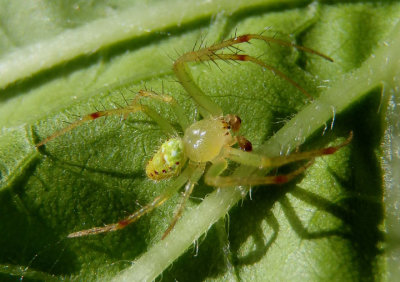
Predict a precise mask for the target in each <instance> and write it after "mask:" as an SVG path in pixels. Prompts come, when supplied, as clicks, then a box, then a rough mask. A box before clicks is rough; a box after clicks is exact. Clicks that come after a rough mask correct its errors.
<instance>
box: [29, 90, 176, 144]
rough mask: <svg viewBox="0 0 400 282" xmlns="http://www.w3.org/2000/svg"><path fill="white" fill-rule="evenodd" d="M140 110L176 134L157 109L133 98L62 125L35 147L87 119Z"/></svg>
mask: <svg viewBox="0 0 400 282" xmlns="http://www.w3.org/2000/svg"><path fill="white" fill-rule="evenodd" d="M139 96H140V97H141V96H144V95H143V94H140V93H139ZM153 98H154V97H153ZM140 111H141V112H143V113H145V114H146V115H147V116H149V117H150V118H151V119H153V120H154V121H155V122H156V123H157V124H158V125H159V126H160V127H161V129H162V130H163V131H164V132H165V133H166V134H167V135H177V132H176V130H175V128H174V127H173V126H172V125H171V124H170V123H169V122H168V121H167V120H165V119H164V118H163V117H162V116H160V115H159V114H158V113H157V111H155V110H153V109H152V108H150V107H148V106H146V105H142V104H139V103H138V101H137V99H134V100H133V102H132V103H131V104H129V105H128V106H127V107H125V108H120V109H112V110H104V111H97V112H94V113H91V114H88V115H85V116H83V117H82V118H80V119H79V120H77V121H75V122H73V123H71V124H69V125H68V126H67V127H64V128H63V129H61V130H58V131H56V132H55V133H53V134H52V135H50V136H48V137H47V138H45V139H43V140H42V141H40V142H39V143H38V144H36V147H40V146H43V145H45V144H46V143H48V142H49V141H51V140H53V139H55V138H57V137H59V136H61V135H64V134H65V133H67V132H69V131H71V130H73V129H74V128H76V127H78V126H80V125H82V124H84V123H86V122H89V121H92V120H95V119H98V118H101V117H108V116H112V115H119V116H123V117H124V118H126V117H127V116H128V115H129V114H130V113H135V112H140Z"/></svg>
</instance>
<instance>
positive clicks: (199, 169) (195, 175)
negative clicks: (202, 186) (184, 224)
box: [161, 164, 205, 240]
mask: <svg viewBox="0 0 400 282" xmlns="http://www.w3.org/2000/svg"><path fill="white" fill-rule="evenodd" d="M204 168H205V165H204V164H203V165H199V166H198V167H197V168H196V169H195V171H194V172H193V173H192V175H191V176H190V179H189V181H188V182H187V183H186V185H185V191H184V193H183V197H182V200H181V202H180V204H179V206H178V209H177V210H176V212H175V214H174V217H173V219H172V221H171V223H170V224H169V226H168V228H167V230H165V232H164V234H163V236H162V238H161V239H162V240H163V239H164V238H165V237H167V236H168V234H169V233H170V232H171V230H172V229H173V228H174V226H175V224H176V223H177V222H178V220H179V218H180V217H181V216H182V212H183V210H184V208H185V205H186V202H187V200H188V199H189V197H190V195H191V194H192V192H193V188H194V185H195V184H196V183H197V181H198V180H199V179H200V177H201V176H202V175H203V172H204Z"/></svg>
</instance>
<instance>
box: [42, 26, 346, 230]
mask: <svg viewBox="0 0 400 282" xmlns="http://www.w3.org/2000/svg"><path fill="white" fill-rule="evenodd" d="M252 39H258V40H262V41H265V42H267V43H276V44H279V45H282V46H286V47H294V48H297V49H299V50H302V51H305V52H308V53H311V54H314V55H318V56H320V57H323V58H324V59H327V60H329V61H332V59H331V58H329V57H328V56H326V55H324V54H321V53H319V52H318V51H315V50H312V49H309V48H306V47H303V46H298V45H295V44H292V43H289V42H286V41H282V40H280V39H276V38H271V37H266V36H263V35H258V34H245V35H241V36H235V37H233V38H231V39H228V40H226V41H223V42H221V43H217V44H214V45H212V46H209V47H204V48H200V49H199V50H196V51H191V52H188V53H185V54H183V55H182V56H181V57H179V58H178V59H177V60H176V61H175V62H174V64H173V70H174V72H175V75H176V76H177V78H178V80H179V82H180V83H181V85H182V86H183V88H184V89H185V90H186V92H187V93H188V95H189V96H190V97H191V98H192V99H193V100H194V102H195V103H196V106H197V108H198V110H199V112H200V114H201V116H202V117H203V119H202V120H200V121H196V122H194V123H192V124H190V122H189V120H188V117H187V116H186V115H185V112H184V110H183V109H182V108H181V107H180V106H179V105H178V104H177V103H176V101H175V100H174V99H173V98H172V97H171V96H169V95H166V94H157V93H155V92H153V91H148V90H140V91H139V93H138V95H137V96H136V98H135V99H134V100H133V101H132V102H131V103H130V104H129V105H128V106H127V107H125V108H119V109H112V110H104V111H97V112H94V113H91V114H88V115H85V116H83V117H82V118H81V119H79V120H77V121H75V122H73V123H72V124H70V125H69V126H67V127H65V128H64V129H61V130H59V131H57V132H55V133H54V134H52V135H50V136H49V137H47V138H45V139H44V140H42V141H41V142H40V143H38V144H37V145H36V146H37V147H40V146H43V145H45V144H46V143H47V142H49V141H51V140H52V139H54V138H56V137H58V136H61V135H63V134H65V133H67V132H69V131H70V130H72V129H74V128H76V127H78V126H80V125H82V124H83V123H86V122H88V121H92V120H95V119H97V118H100V117H106V116H111V115H122V116H123V117H124V118H126V117H127V116H128V115H129V114H131V113H135V112H140V111H141V112H143V113H145V114H146V115H148V116H149V117H150V118H151V119H153V120H154V121H155V122H156V123H157V124H158V125H159V126H160V128H161V129H162V130H163V131H164V132H165V133H166V134H167V135H169V136H174V137H172V138H169V139H168V140H167V141H165V142H164V143H163V144H162V145H161V146H160V148H159V149H158V150H157V152H156V153H155V154H154V155H153V157H152V158H151V159H150V160H149V162H148V163H147V165H146V174H147V176H148V177H149V178H150V179H152V180H155V181H160V180H163V179H169V178H172V177H175V180H174V181H172V182H171V183H170V184H169V185H168V186H167V188H166V189H165V191H164V192H163V193H162V194H161V195H159V196H158V197H156V198H155V199H154V200H153V201H152V202H151V203H149V204H147V205H146V206H143V207H142V208H140V209H139V210H137V211H136V212H134V213H133V214H131V215H129V216H128V217H126V218H124V219H122V220H120V221H118V222H117V223H112V224H108V225H105V226H101V227H94V228H90V229H87V230H82V231H78V232H74V233H71V234H69V235H68V237H69V238H72V237H81V236H86V235H94V234H99V233H103V232H109V231H116V230H119V229H122V228H124V227H126V226H127V225H129V224H131V223H133V222H135V221H136V220H138V219H139V218H140V217H141V216H143V215H145V214H147V213H149V212H151V211H152V210H154V209H155V208H156V207H158V206H160V205H161V204H163V203H164V202H165V201H166V200H168V199H169V198H170V197H171V196H172V195H174V194H175V193H177V191H178V190H179V189H180V188H181V187H182V186H184V187H185V188H184V193H183V198H182V201H181V203H180V204H179V207H178V209H177V211H176V212H175V215H174V217H173V219H172V221H171V223H170V225H169V227H168V228H167V230H166V231H165V233H164V235H163V237H162V238H165V237H166V236H167V235H168V234H169V232H170V231H171V230H172V229H173V228H174V226H175V224H176V222H177V221H178V219H179V218H180V216H181V214H182V212H183V209H184V206H185V203H186V201H187V199H188V198H189V197H190V195H191V193H192V191H193V189H194V186H195V184H196V183H197V182H198V180H199V179H200V178H201V177H202V176H203V175H204V180H205V183H206V184H208V185H210V186H215V187H233V186H239V185H244V186H250V185H265V184H282V183H286V182H288V181H290V180H291V179H293V178H294V177H296V176H298V175H300V174H301V173H303V172H304V171H305V170H306V169H307V167H308V166H309V165H310V163H311V162H309V163H307V164H306V165H303V166H301V167H300V168H298V169H296V170H294V171H292V172H290V173H288V174H281V175H274V176H269V175H266V176H248V177H235V176H221V174H222V172H224V171H225V170H226V168H227V167H228V161H227V160H231V161H234V162H236V163H239V164H244V165H247V166H253V167H257V168H260V169H263V168H273V167H280V166H283V165H285V164H288V163H292V162H296V161H301V160H311V161H312V160H313V159H314V158H315V157H318V156H322V155H329V154H333V153H335V152H336V151H337V150H339V149H340V148H342V147H343V146H346V145H347V144H348V143H349V142H350V141H351V139H352V134H350V136H349V137H348V138H347V140H346V141H345V142H343V143H342V144H340V145H338V146H333V147H326V148H322V149H316V150H311V151H307V152H296V153H293V154H290V155H287V156H277V157H267V156H263V155H259V154H256V153H253V152H251V151H252V145H251V143H250V142H249V141H248V140H247V139H246V138H245V137H243V136H240V135H238V131H239V128H240V124H241V120H240V118H239V117H238V116H236V115H234V114H227V115H224V114H223V112H222V109H221V108H220V106H219V105H217V104H216V103H214V102H213V101H212V100H211V99H210V98H209V97H207V96H206V95H205V94H204V93H203V92H202V90H201V89H200V88H199V87H198V86H197V85H196V84H195V83H194V80H193V78H192V76H191V73H190V70H189V68H188V65H187V63H188V62H204V61H212V62H215V61H218V60H224V61H228V60H233V61H250V62H253V63H255V64H258V65H260V66H262V67H263V68H265V69H268V70H270V71H272V72H274V73H275V74H277V75H278V76H280V77H281V78H283V79H284V80H286V81H288V82H289V83H290V84H292V85H293V86H294V87H295V88H297V89H298V90H299V91H301V92H302V93H304V94H305V95H307V96H309V97H311V96H310V95H309V94H308V93H307V91H306V90H304V89H303V88H302V87H301V86H299V85H298V84H297V83H296V82H295V81H293V80H292V79H290V78H289V77H288V76H286V75H285V74H284V73H282V72H281V71H279V70H277V69H275V68H274V67H272V66H270V65H267V64H266V63H264V62H263V61H261V60H259V59H257V58H255V57H252V56H249V55H246V54H241V53H240V51H239V49H237V50H238V51H237V52H233V53H223V52H222V51H220V50H222V49H224V48H229V47H233V48H235V47H234V46H235V45H237V44H241V43H244V42H249V41H250V40H252ZM218 51H220V52H218ZM142 98H150V99H155V100H159V101H162V102H165V103H168V104H169V105H170V106H171V107H172V109H173V112H174V114H175V115H176V117H177V120H178V123H179V125H180V126H181V128H182V129H183V132H184V135H183V136H182V137H181V136H178V133H177V131H176V129H175V128H174V127H173V126H172V125H171V124H170V123H169V122H168V121H167V120H166V119H164V118H163V117H162V116H160V114H159V113H157V112H156V111H155V110H154V109H152V108H151V107H149V106H146V105H142V104H141V103H139V100H140V99H142ZM236 144H237V145H238V146H239V148H234V147H233V146H234V145H236ZM207 163H211V166H210V167H209V168H208V170H207V171H206V165H207Z"/></svg>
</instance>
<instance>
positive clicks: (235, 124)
mask: <svg viewBox="0 0 400 282" xmlns="http://www.w3.org/2000/svg"><path fill="white" fill-rule="evenodd" d="M224 120H225V122H226V123H227V124H228V125H229V128H230V129H231V130H232V131H233V132H237V131H239V129H240V125H241V123H242V120H241V119H240V117H238V116H237V115H231V114H229V115H226V116H225V117H224Z"/></svg>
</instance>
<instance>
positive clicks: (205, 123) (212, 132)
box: [183, 118, 232, 163]
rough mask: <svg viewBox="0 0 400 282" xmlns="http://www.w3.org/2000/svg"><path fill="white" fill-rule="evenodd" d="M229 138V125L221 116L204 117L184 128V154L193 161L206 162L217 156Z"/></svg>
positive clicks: (230, 138) (229, 140)
mask: <svg viewBox="0 0 400 282" xmlns="http://www.w3.org/2000/svg"><path fill="white" fill-rule="evenodd" d="M231 140H232V136H231V135H230V133H229V125H228V124H227V123H226V122H225V121H224V120H223V118H206V119H203V120H200V121H198V122H195V123H193V124H192V125H191V126H189V127H188V128H187V129H186V130H185V135H184V137H183V143H184V148H185V155H186V156H187V157H188V158H189V159H190V160H191V161H194V162H199V163H203V162H208V161H211V160H213V159H214V158H215V157H217V156H218V155H219V154H220V152H221V149H222V148H223V146H225V145H227V144H230V143H231Z"/></svg>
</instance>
